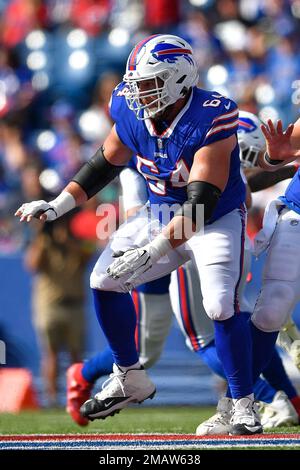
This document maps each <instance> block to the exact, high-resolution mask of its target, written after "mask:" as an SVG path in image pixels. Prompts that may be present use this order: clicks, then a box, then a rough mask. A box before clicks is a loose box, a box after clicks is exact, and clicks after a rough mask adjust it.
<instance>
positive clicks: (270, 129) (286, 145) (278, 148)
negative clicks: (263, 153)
mask: <svg viewBox="0 0 300 470" xmlns="http://www.w3.org/2000/svg"><path fill="white" fill-rule="evenodd" d="M261 130H262V133H263V134H264V136H265V139H266V146H267V152H268V154H269V157H270V158H272V159H273V160H283V161H285V160H291V161H292V160H293V159H296V158H298V157H300V150H296V149H294V148H293V147H292V144H291V135H292V132H293V130H294V124H289V126H288V127H287V128H286V130H285V131H284V130H283V127H282V121H281V119H279V120H278V121H277V125H276V127H275V126H274V124H273V122H272V121H271V119H268V121H267V124H266V125H264V124H262V125H261Z"/></svg>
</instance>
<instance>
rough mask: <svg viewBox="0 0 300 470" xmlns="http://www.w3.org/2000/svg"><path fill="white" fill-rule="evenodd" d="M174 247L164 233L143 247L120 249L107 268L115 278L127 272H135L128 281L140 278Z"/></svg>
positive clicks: (109, 273) (108, 272)
mask: <svg viewBox="0 0 300 470" xmlns="http://www.w3.org/2000/svg"><path fill="white" fill-rule="evenodd" d="M171 248H172V246H171V245H170V242H169V240H168V239H167V238H166V237H165V236H164V235H159V236H158V237H156V238H155V239H154V240H153V242H151V243H148V245H145V246H143V247H142V248H133V249H129V250H127V251H125V252H123V251H119V252H117V253H115V254H114V255H113V257H114V258H117V259H116V260H115V261H114V262H113V263H112V264H111V265H110V266H109V267H108V268H107V270H106V272H107V274H108V275H109V276H110V277H112V278H113V279H119V277H122V276H125V275H126V274H133V275H132V276H131V277H130V279H128V282H131V281H133V280H134V279H136V278H138V277H139V276H140V275H141V274H143V273H144V272H145V271H148V269H150V268H151V266H153V264H154V263H156V262H157V261H158V260H159V259H160V258H161V257H162V256H164V255H166V254H167V252H168V251H169V250H170V249H171Z"/></svg>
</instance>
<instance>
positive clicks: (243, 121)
mask: <svg viewBox="0 0 300 470" xmlns="http://www.w3.org/2000/svg"><path fill="white" fill-rule="evenodd" d="M256 129H257V125H256V124H255V122H253V121H252V119H250V118H246V117H239V128H238V132H247V133H248V132H253V131H255V130H256Z"/></svg>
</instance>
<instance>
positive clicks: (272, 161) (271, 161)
mask: <svg viewBox="0 0 300 470" xmlns="http://www.w3.org/2000/svg"><path fill="white" fill-rule="evenodd" d="M264 159H265V161H266V162H267V163H269V165H275V166H276V165H280V163H283V162H284V160H273V159H271V158H270V157H269V154H268V152H265V154H264Z"/></svg>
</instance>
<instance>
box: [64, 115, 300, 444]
mask: <svg viewBox="0 0 300 470" xmlns="http://www.w3.org/2000/svg"><path fill="white" fill-rule="evenodd" d="M112 111H113V110H112ZM259 126H260V121H259V120H258V119H257V118H256V117H255V116H254V115H253V114H251V113H247V112H244V111H240V116H239V129H238V140H239V145H240V149H241V151H240V157H241V163H242V166H243V168H244V169H246V171H247V169H252V168H254V167H255V164H256V161H257V158H258V154H259V152H262V151H263V150H264V149H265V140H264V138H263V135H262V133H261V131H260V127H259ZM284 170H285V171H282V170H280V171H279V172H278V173H280V174H277V175H276V178H277V180H278V181H279V180H280V178H281V179H285V178H287V177H289V176H292V175H293V174H294V172H295V169H294V168H293V167H289V168H286V169H284ZM286 170H288V171H286ZM261 173H263V172H262V170H260V171H259V172H258V173H257V172H255V174H254V175H252V178H251V184H252V186H255V190H259V189H260V188H261V187H262V186H263V187H267V185H266V178H261ZM248 174H249V176H250V175H251V172H250V173H249V172H248ZM258 175H259V181H258V182H256V180H257V179H258ZM265 176H267V177H268V174H267V175H265ZM120 180H121V185H122V189H123V205H124V208H125V210H126V213H127V215H128V216H130V215H132V214H133V213H135V212H136V211H137V210H138V209H139V208H140V206H141V205H143V204H144V203H145V202H146V201H147V197H148V195H147V191H146V185H145V180H144V178H142V177H141V175H139V174H138V173H137V172H136V171H134V170H133V169H131V168H129V169H125V170H123V171H122V173H121V175H120ZM273 180H274V176H273V177H272V181H271V182H269V183H271V184H272V183H273V182H274V181H273ZM250 257H251V255H250V250H249V244H248V250H247V253H246V254H245V260H247V262H245V263H244V272H243V277H242V281H241V285H240V298H241V303H242V304H243V306H242V310H244V311H246V310H249V307H248V306H247V304H246V299H245V297H244V296H243V295H242V291H243V287H244V285H245V281H246V276H247V274H248V272H249V269H250ZM168 291H169V276H167V277H165V278H162V279H160V280H159V281H153V282H150V283H148V284H146V285H142V286H139V288H138V289H137V290H135V291H134V292H133V293H132V295H133V299H134V303H135V307H136V312H137V320H138V321H137V331H136V342H137V348H138V351H139V359H140V362H141V363H142V364H143V365H144V366H145V367H146V368H148V367H151V366H152V365H153V364H154V363H155V362H156V361H157V360H158V358H159V357H160V354H161V352H162V348H163V345H164V342H165V339H166V337H167V335H168V332H169V329H170V325H171V321H172V310H173V312H174V313H175V315H176V318H177V321H178V323H179V326H180V328H181V330H182V332H183V334H184V335H185V337H186V343H187V346H188V347H189V348H190V349H191V350H193V351H194V352H196V354H197V355H199V356H200V358H201V359H202V360H203V361H204V362H205V363H206V364H207V365H208V367H210V368H211V369H212V370H213V371H214V372H215V373H216V374H218V375H220V376H221V377H223V378H225V374H224V371H223V369H222V365H221V363H220V361H219V359H218V356H217V353H216V348H215V343H214V333H213V324H212V322H211V320H209V319H208V317H207V315H206V313H205V311H204V308H203V305H202V296H201V288H200V284H199V277H198V274H197V271H196V269H195V267H194V266H193V264H192V263H191V262H188V263H186V264H185V265H184V266H183V267H181V268H179V269H178V270H177V272H174V273H172V282H171V285H170V297H171V299H172V308H171V306H170V301H169V294H168ZM112 365H113V358H112V354H111V352H110V350H109V349H108V350H105V351H103V352H102V353H99V354H97V355H95V356H94V357H93V358H91V359H90V360H88V361H86V362H85V363H84V364H82V363H80V364H74V365H73V366H71V367H70V368H69V370H68V373H67V378H68V379H67V384H68V386H67V411H68V412H69V413H70V415H71V416H72V418H73V419H74V421H76V422H77V423H78V424H80V425H86V424H88V420H87V419H86V418H84V417H83V416H82V415H81V414H80V411H79V410H80V407H81V405H82V404H83V402H84V401H86V400H87V399H88V398H89V397H90V394H91V388H92V386H93V384H94V382H95V381H96V380H97V379H98V378H99V377H101V376H103V375H106V374H109V373H111V370H112ZM265 375H267V377H268V378H269V379H270V381H271V383H273V385H274V386H275V389H274V388H272V387H270V386H268V385H267V384H266V383H264V382H263V381H261V380H260V379H259V381H258V382H257V384H256V386H255V387H254V391H255V397H256V399H257V400H260V401H263V402H267V403H271V402H272V405H271V406H269V407H266V411H268V412H269V415H270V409H271V407H272V411H273V412H272V421H271V418H270V417H269V418H268V420H267V421H266V419H265V414H266V413H265V414H264V416H263V424H265V425H266V426H268V427H272V426H277V425H283V424H285V425H288V424H297V423H298V414H297V412H296V410H295V409H294V407H293V406H292V405H291V403H290V402H289V400H288V398H289V399H291V400H292V402H293V403H294V405H295V406H297V405H299V403H298V402H297V400H298V397H297V392H296V390H295V388H294V387H293V385H292V384H291V382H290V380H289V379H288V377H287V376H286V373H285V371H284V369H283V366H282V362H281V360H280V358H279V356H278V354H277V353H276V354H274V358H273V360H272V364H271V365H270V366H269V367H268V368H267V370H266V371H265ZM276 390H283V391H284V392H285V393H283V392H282V391H280V392H279V393H278V394H276ZM298 401H299V400H298ZM275 407H276V410H275ZM231 408H232V400H231V399H228V398H222V399H221V400H220V402H219V404H218V410H219V411H218V413H217V414H216V415H214V416H213V417H212V418H210V419H209V420H208V421H206V422H204V423H202V424H201V425H200V426H199V427H198V429H197V433H198V434H202V435H203V434H224V433H228V431H229V424H230V423H229V421H230V411H231ZM298 408H299V411H300V406H298ZM274 410H275V411H274Z"/></svg>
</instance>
